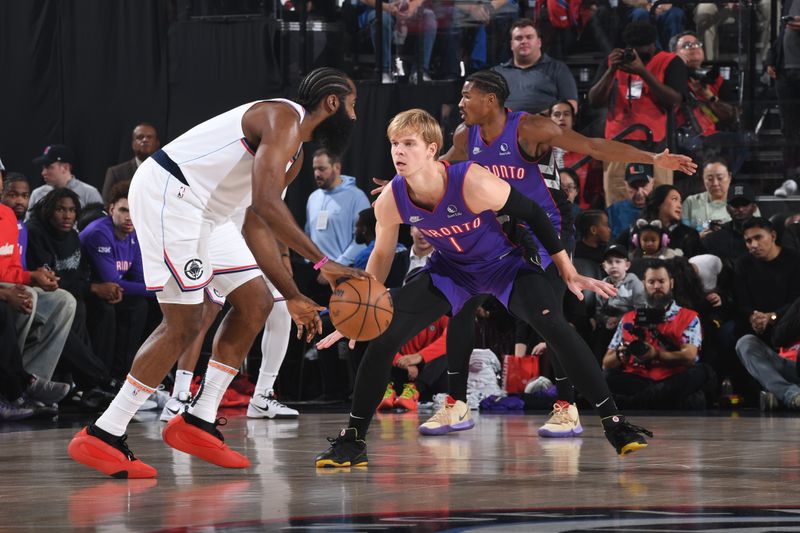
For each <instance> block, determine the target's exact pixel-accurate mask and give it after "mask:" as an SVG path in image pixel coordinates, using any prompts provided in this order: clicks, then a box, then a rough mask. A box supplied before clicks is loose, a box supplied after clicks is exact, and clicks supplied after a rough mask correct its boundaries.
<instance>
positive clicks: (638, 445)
mask: <svg viewBox="0 0 800 533" xmlns="http://www.w3.org/2000/svg"><path fill="white" fill-rule="evenodd" d="M643 448H647V443H643V442H629V443H628V444H626V445H625V446H623V447H622V449H621V450H620V451H619V454H620V455H628V454H629V453H633V452H635V451H637V450H641V449H643Z"/></svg>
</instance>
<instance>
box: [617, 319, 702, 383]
mask: <svg viewBox="0 0 800 533" xmlns="http://www.w3.org/2000/svg"><path fill="white" fill-rule="evenodd" d="M695 318H697V313H696V312H694V311H692V310H691V309H686V308H684V307H681V308H680V309H679V310H678V314H677V315H675V316H674V317H673V318H672V319H671V320H668V321H666V322H662V323H661V324H659V325H658V326H656V329H657V330H658V332H659V333H660V334H661V335H662V336H664V337H666V338H667V339H669V340H670V341H671V342H672V343H673V344H675V346H683V345H684V344H685V343H684V342H683V332H684V331H686V328H688V327H689V325H690V324H691V323H692V321H693V320H694V319H695ZM635 320H636V311H635V310H633V311H628V312H627V313H625V314H624V315H623V317H622V320H621V321H620V323H621V324H633V323H634V321H635ZM620 327H621V326H620ZM646 336H647V338H646V339H644V340H645V341H646V342H647V343H648V344H650V345H652V346H655V347H656V349H658V350H660V351H664V347H663V346H661V343H659V342H657V341H656V340H654V339H653V336H652V334H651V333H650V332H649V331H647V332H646ZM636 339H637V337H636V336H635V335H633V333H631V332H630V331H628V330H626V329H624V328H623V329H622V341H623V342H624V343H630V342H633V341H635V340H636ZM624 370H625V372H628V373H630V374H636V375H637V376H642V377H645V378H647V379H651V380H653V381H661V380H663V379H666V378H668V377H670V376H673V375H675V374H680V373H681V372H683V371H684V370H686V367H685V366H683V365H678V366H675V365H665V364H664V362H663V361H661V360H660V359H655V360H651V361H649V362H648V364H647V365H646V366H645V365H633V364H626V365H625V368H624Z"/></svg>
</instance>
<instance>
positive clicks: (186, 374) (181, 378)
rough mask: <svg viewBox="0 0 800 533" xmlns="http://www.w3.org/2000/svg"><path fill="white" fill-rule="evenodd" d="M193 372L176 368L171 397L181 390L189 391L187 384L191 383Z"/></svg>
mask: <svg viewBox="0 0 800 533" xmlns="http://www.w3.org/2000/svg"><path fill="white" fill-rule="evenodd" d="M193 377H194V372H190V371H188V370H178V371H177V372H175V387H174V388H173V389H172V397H173V398H175V397H177V396H178V394H179V393H181V392H189V385H191V384H192V378H193Z"/></svg>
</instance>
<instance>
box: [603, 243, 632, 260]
mask: <svg viewBox="0 0 800 533" xmlns="http://www.w3.org/2000/svg"><path fill="white" fill-rule="evenodd" d="M612 255H613V256H614V257H621V258H623V259H627V258H628V249H627V248H625V247H624V246H622V245H621V244H612V245H611V246H609V247H608V248H606V251H605V252H603V260H606V259H608V258H609V257H610V256H612Z"/></svg>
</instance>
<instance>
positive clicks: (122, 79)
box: [0, 0, 456, 224]
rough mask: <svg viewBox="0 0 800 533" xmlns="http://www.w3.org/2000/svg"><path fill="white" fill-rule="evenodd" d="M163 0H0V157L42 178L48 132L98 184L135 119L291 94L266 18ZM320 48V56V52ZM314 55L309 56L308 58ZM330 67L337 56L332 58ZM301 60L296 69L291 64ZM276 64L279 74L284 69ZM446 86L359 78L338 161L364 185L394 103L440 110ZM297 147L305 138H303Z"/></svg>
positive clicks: (196, 117) (299, 184)
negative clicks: (353, 115) (347, 143)
mask: <svg viewBox="0 0 800 533" xmlns="http://www.w3.org/2000/svg"><path fill="white" fill-rule="evenodd" d="M171 5H172V4H170V3H169V2H167V1H164V0H113V1H109V0H26V1H19V0H0V24H2V26H0V28H2V29H1V30H0V76H2V83H0V123H2V127H0V159H2V160H3V163H4V164H5V166H6V168H7V169H8V170H10V171H19V172H23V173H24V174H25V175H26V176H28V178H29V180H30V181H31V185H32V186H34V187H36V186H38V185H39V184H41V176H40V172H41V169H39V168H34V166H33V164H32V162H31V160H32V159H33V158H34V157H36V156H37V155H39V154H40V153H41V151H42V149H43V148H44V147H45V146H46V145H48V144H52V143H63V144H67V145H69V146H70V147H71V148H72V149H73V150H74V151H75V154H76V158H77V161H76V163H75V175H76V176H77V177H79V178H80V179H82V180H84V181H86V182H88V183H91V184H93V185H95V186H97V187H98V188H99V187H100V186H101V185H102V182H103V178H104V176H105V169H106V168H107V167H109V166H111V165H114V164H117V163H119V162H121V161H125V160H127V159H129V158H130V157H132V154H131V150H130V135H131V130H132V129H133V127H134V126H135V125H136V124H137V123H139V122H152V123H153V124H155V125H156V127H157V129H158V131H159V133H160V136H161V140H162V144H165V143H166V142H168V141H169V140H170V139H173V138H175V137H176V136H178V135H180V134H181V133H182V132H184V131H186V130H187V129H188V128H190V127H192V126H194V125H196V124H198V123H200V122H202V121H203V120H206V119H208V118H210V117H212V116H214V115H216V114H218V113H220V112H222V111H225V110H227V109H230V108H232V107H235V106H237V105H240V104H242V103H244V102H248V101H252V100H258V99H264V98H272V97H277V96H282V97H287V98H291V97H292V96H293V94H294V90H295V87H294V84H295V83H296V80H297V79H298V78H299V77H300V75H301V74H302V72H300V71H298V66H297V65H294V64H293V65H282V64H281V62H280V58H282V57H287V56H291V55H292V54H281V48H284V50H288V48H289V47H295V46H297V43H298V40H297V38H296V35H295V36H293V35H290V34H287V35H284V36H281V35H280V33H279V30H278V22H277V21H275V20H274V19H270V18H267V17H262V18H250V19H245V20H235V19H233V20H227V21H226V20H218V21H208V20H177V17H175V16H174V12H173V10H172V8H171V7H170V6H171ZM326 57H330V55H328V56H326ZM313 66H319V65H313ZM331 66H338V65H331ZM300 70H302V69H300ZM282 73H289V76H290V79H284V77H283V76H282ZM454 89H455V88H454V87H453V86H452V85H428V86H422V87H415V86H405V85H392V86H381V85H376V84H374V83H371V82H361V83H358V100H357V108H356V112H357V114H358V123H357V127H356V129H355V131H354V136H353V142H352V144H351V147H350V149H349V150H348V152H347V154H345V157H344V164H343V169H344V172H345V173H347V174H351V175H354V176H356V177H357V179H358V183H359V185H360V186H361V187H362V189H364V190H369V189H370V188H371V178H372V177H373V176H383V177H390V176H391V175H392V166H391V159H390V158H389V152H388V142H387V141H386V140H385V139H386V137H385V128H386V125H387V124H388V121H389V120H390V119H391V117H392V116H393V115H394V114H395V113H397V112H398V111H402V110H404V109H408V108H411V107H422V108H425V109H427V110H428V111H430V112H431V113H433V114H434V116H437V117H439V116H440V114H441V109H442V104H443V103H447V102H450V103H454V102H455V98H456V96H455V95H456V92H455V90H454ZM306 149H307V153H309V154H310V153H311V152H313V150H314V146H307V147H306ZM310 166H311V161H310V157H307V158H306V161H305V164H304V168H303V171H302V172H301V174H300V176H299V177H298V179H297V181H296V184H295V185H293V186H292V187H291V188H290V190H289V193H288V194H287V203H288V204H289V206H290V208H291V209H292V211H293V212H294V213H295V216H296V217H297V218H298V222H299V223H300V224H303V222H304V213H305V202H306V198H307V197H308V195H309V194H310V193H311V191H313V189H314V184H313V180H312V179H311V170H310Z"/></svg>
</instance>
